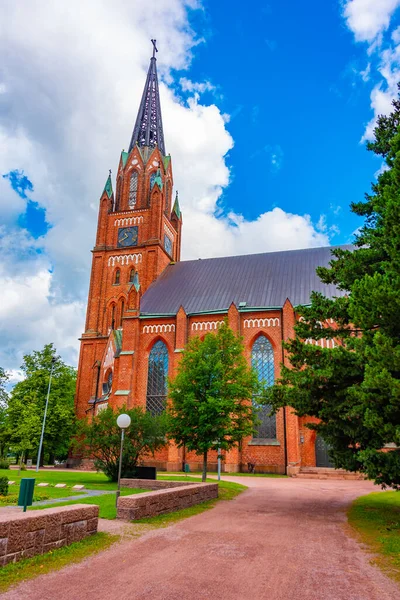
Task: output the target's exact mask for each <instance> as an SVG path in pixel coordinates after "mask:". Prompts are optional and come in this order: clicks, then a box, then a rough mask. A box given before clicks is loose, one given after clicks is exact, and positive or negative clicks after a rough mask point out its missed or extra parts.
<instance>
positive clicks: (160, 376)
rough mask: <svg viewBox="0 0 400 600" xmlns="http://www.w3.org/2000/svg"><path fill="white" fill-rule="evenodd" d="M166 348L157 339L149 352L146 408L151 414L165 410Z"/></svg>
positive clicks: (157, 413)
mask: <svg viewBox="0 0 400 600" xmlns="http://www.w3.org/2000/svg"><path fill="white" fill-rule="evenodd" d="M167 377H168V350H167V347H166V345H165V344H164V342H162V341H161V340H159V341H158V342H156V343H155V344H154V346H153V348H152V349H151V352H150V354H149V367H148V375H147V397H146V410H148V411H149V412H151V413H152V415H154V416H155V415H160V414H161V413H162V412H163V411H164V410H165V402H166V399H167Z"/></svg>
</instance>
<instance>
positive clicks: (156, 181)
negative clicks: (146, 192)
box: [152, 168, 163, 190]
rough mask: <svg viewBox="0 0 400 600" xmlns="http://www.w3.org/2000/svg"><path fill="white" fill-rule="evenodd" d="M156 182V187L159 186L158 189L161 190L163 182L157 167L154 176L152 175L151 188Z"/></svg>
mask: <svg viewBox="0 0 400 600" xmlns="http://www.w3.org/2000/svg"><path fill="white" fill-rule="evenodd" d="M156 184H157V185H158V187H159V188H160V190H162V188H163V182H162V179H161V171H160V169H159V168H158V169H157V173H156V176H155V177H154V180H153V185H152V188H153V187H154V186H155V185H156Z"/></svg>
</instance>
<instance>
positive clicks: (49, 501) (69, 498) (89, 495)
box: [32, 488, 115, 506]
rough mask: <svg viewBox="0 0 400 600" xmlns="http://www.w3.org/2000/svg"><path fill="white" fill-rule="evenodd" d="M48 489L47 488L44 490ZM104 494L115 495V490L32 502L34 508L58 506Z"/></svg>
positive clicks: (88, 491)
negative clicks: (50, 505)
mask: <svg viewBox="0 0 400 600" xmlns="http://www.w3.org/2000/svg"><path fill="white" fill-rule="evenodd" d="M44 489H46V488H44ZM104 494H115V491H113V490H82V492H81V493H80V494H78V495H76V496H65V498H49V499H48V500H38V501H37V502H32V505H33V506H42V505H43V506H46V505H47V504H57V502H69V500H83V499H84V498H90V497H94V496H104Z"/></svg>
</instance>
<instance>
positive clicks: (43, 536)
mask: <svg viewBox="0 0 400 600" xmlns="http://www.w3.org/2000/svg"><path fill="white" fill-rule="evenodd" d="M98 515H99V507H98V506H94V505H88V504H74V505H73V506H60V507H57V508H46V509H43V510H35V511H29V512H25V513H24V512H20V513H18V512H15V511H13V510H10V511H9V512H6V511H4V512H2V513H1V514H0V566H4V565H6V564H8V563H10V562H17V561H18V560H21V559H22V558H30V557H31V556H35V555H36V554H44V553H45V552H48V551H49V550H54V549H55V548H61V546H68V545H69V544H72V542H78V541H80V540H82V539H83V538H85V537H86V536H88V535H92V534H94V533H96V532H97V522H98Z"/></svg>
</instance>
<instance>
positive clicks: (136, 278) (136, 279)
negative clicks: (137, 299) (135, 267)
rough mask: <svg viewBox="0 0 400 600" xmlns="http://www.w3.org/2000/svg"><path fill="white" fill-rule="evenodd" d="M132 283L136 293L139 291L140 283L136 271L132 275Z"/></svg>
mask: <svg viewBox="0 0 400 600" xmlns="http://www.w3.org/2000/svg"><path fill="white" fill-rule="evenodd" d="M132 283H133V286H134V288H135V290H136V291H137V292H138V291H139V290H140V283H139V273H138V272H137V271H136V273H135V275H134V278H133V282H132Z"/></svg>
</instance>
